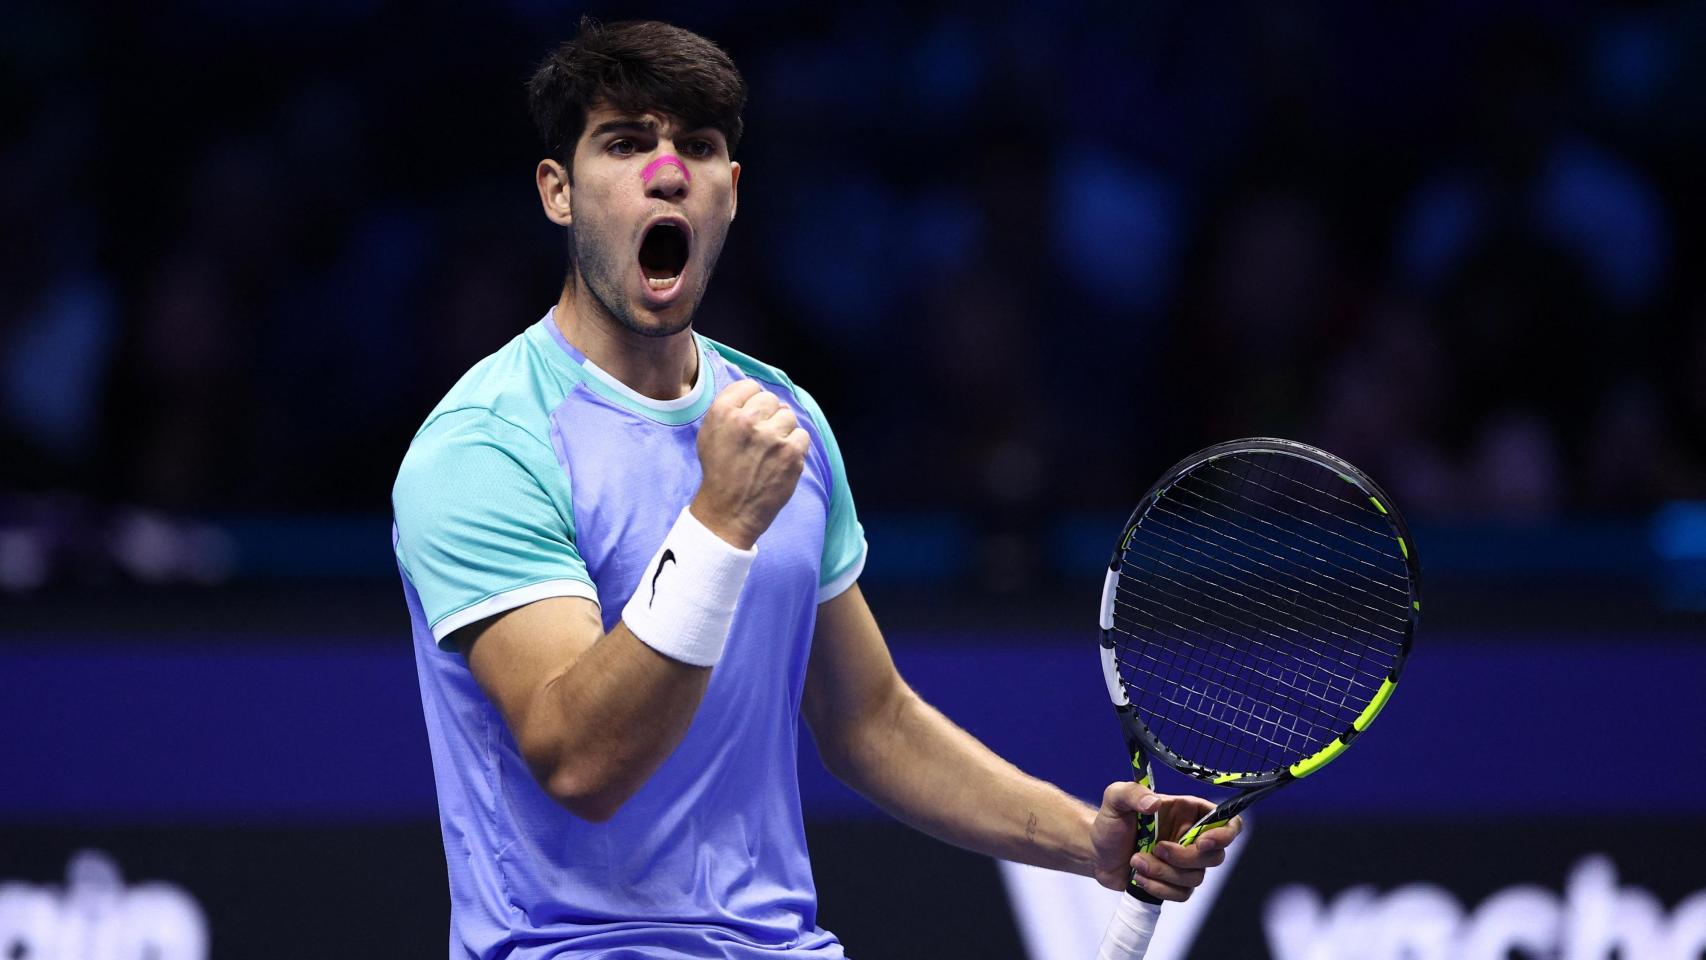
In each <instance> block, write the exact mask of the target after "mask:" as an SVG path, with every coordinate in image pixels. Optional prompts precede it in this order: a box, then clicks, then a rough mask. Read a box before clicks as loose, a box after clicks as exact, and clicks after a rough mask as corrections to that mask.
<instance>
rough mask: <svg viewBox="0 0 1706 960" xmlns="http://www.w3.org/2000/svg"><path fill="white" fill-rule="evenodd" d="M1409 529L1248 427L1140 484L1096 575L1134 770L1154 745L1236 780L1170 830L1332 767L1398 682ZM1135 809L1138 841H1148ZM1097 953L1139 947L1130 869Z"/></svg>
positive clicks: (1140, 774)
mask: <svg viewBox="0 0 1706 960" xmlns="http://www.w3.org/2000/svg"><path fill="white" fill-rule="evenodd" d="M1421 608H1422V602H1421V567H1420V566H1419V565H1418V563H1417V561H1416V549H1415V545H1414V544H1413V543H1412V542H1411V540H1410V531H1409V528H1408V527H1407V526H1405V524H1404V519H1403V518H1402V517H1401V516H1399V514H1398V509H1397V508H1396V507H1395V506H1393V504H1392V501H1391V499H1390V498H1388V497H1387V496H1386V494H1385V493H1384V492H1383V491H1382V490H1381V489H1380V488H1379V487H1378V486H1376V485H1375V483H1374V481H1373V480H1370V479H1369V478H1368V476H1367V475H1366V474H1364V473H1363V472H1362V471H1360V470H1358V469H1357V468H1356V467H1353V466H1351V465H1350V464H1348V463H1346V462H1345V461H1343V460H1341V459H1339V458H1338V457H1335V456H1333V455H1332V454H1330V453H1326V452H1325V451H1322V450H1317V449H1315V448H1314V447H1310V446H1306V445H1304V444H1301V443H1295V442H1292V441H1290V440H1275V439H1268V438H1256V439H1249V440H1234V441H1232V442H1230V443H1222V444H1217V445H1215V446H1212V447H1208V448H1206V449H1204V450H1200V451H1198V452H1197V453H1194V454H1191V455H1190V456H1188V457H1186V458H1185V459H1183V460H1181V461H1179V462H1178V463H1177V464H1175V465H1174V466H1173V468H1172V469H1170V470H1168V471H1167V472H1166V474H1164V475H1163V476H1162V477H1161V479H1160V480H1159V481H1157V482H1156V484H1155V486H1153V487H1151V488H1150V489H1149V492H1148V493H1146V494H1144V496H1143V499H1142V500H1141V501H1139V502H1138V505H1137V509H1135V510H1133V511H1132V514H1131V519H1130V520H1128V521H1126V525H1125V527H1124V529H1122V530H1121V531H1120V536H1119V540H1118V541H1117V542H1116V544H1115V546H1114V555H1113V559H1112V560H1111V561H1109V563H1108V571H1107V578H1106V580H1105V581H1104V582H1103V585H1102V603H1101V609H1100V611H1099V612H1100V625H1101V653H1102V673H1103V677H1104V679H1106V681H1107V685H1108V696H1110V697H1112V698H1113V701H1114V707H1115V708H1116V709H1117V711H1118V713H1119V718H1120V729H1121V732H1122V733H1123V734H1124V735H1125V742H1126V749H1127V750H1128V751H1129V752H1130V753H1131V763H1132V768H1133V770H1134V771H1135V776H1136V777H1137V779H1138V782H1140V783H1142V784H1144V785H1145V786H1150V787H1153V786H1154V774H1153V772H1152V771H1151V768H1150V759H1151V758H1154V759H1157V760H1160V761H1161V762H1162V763H1164V764H1166V765H1167V766H1169V767H1172V768H1173V769H1174V770H1177V771H1179V772H1180V773H1182V774H1185V775H1186V776H1188V777H1193V778H1195V779H1197V780H1201V781H1203V782H1204V783H1211V784H1214V785H1216V786H1223V787H1231V788H1234V789H1236V790H1238V791H1239V792H1238V795H1237V796H1234V797H1232V798H1231V799H1229V800H1227V801H1226V802H1224V803H1222V804H1220V805H1219V806H1218V807H1216V808H1215V809H1214V810H1213V811H1211V812H1210V813H1209V814H1208V815H1207V816H1205V817H1203V818H1202V819H1201V820H1199V821H1197V823H1196V824H1194V825H1193V826H1192V827H1191V828H1190V829H1189V830H1188V831H1186V833H1185V834H1184V836H1183V837H1181V838H1180V840H1179V842H1180V843H1182V844H1190V843H1192V842H1194V841H1195V840H1196V839H1197V837H1198V836H1199V835H1201V834H1202V832H1203V831H1204V830H1207V829H1210V828H1212V827H1217V826H1219V825H1221V824H1223V823H1226V822H1227V821H1229V820H1231V819H1232V817H1233V816H1235V815H1236V814H1237V813H1238V812H1239V811H1241V810H1243V809H1244V808H1245V807H1248V806H1249V805H1250V804H1252V803H1254V802H1256V801H1257V800H1259V799H1261V798H1262V797H1264V796H1266V795H1268V794H1270V793H1272V792H1273V791H1275V790H1278V789H1279V788H1280V787H1283V786H1285V785H1286V784H1288V783H1291V782H1292V781H1294V780H1299V779H1301V778H1303V777H1307V776H1309V775H1310V774H1313V773H1315V772H1316V771H1317V770H1320V769H1321V768H1322V767H1323V766H1325V765H1327V763H1329V762H1330V761H1332V760H1333V759H1334V758H1335V757H1337V756H1338V755H1339V754H1340V753H1343V752H1344V750H1345V748H1346V747H1348V746H1350V744H1351V743H1352V742H1353V741H1355V740H1356V739H1357V737H1358V736H1360V735H1361V734H1362V732H1363V731H1364V730H1367V729H1368V726H1369V724H1370V723H1372V722H1373V721H1374V718H1375V716H1376V715H1377V714H1379V713H1380V709H1381V708H1382V707H1384V706H1385V705H1386V701H1387V700H1388V699H1389V698H1391V696H1392V690H1393V688H1394V687H1395V685H1396V684H1397V682H1398V674H1399V673H1400V672H1401V671H1402V670H1403V667H1404V660H1405V658H1406V657H1407V656H1408V655H1409V652H1410V641H1411V638H1412V636H1413V634H1414V632H1415V627H1416V618H1417V616H1418V615H1419V613H1420V612H1421ZM1156 830H1157V824H1156V822H1155V817H1154V815H1150V816H1147V817H1145V816H1139V817H1138V821H1137V846H1138V849H1139V850H1141V851H1144V852H1148V851H1149V850H1151V849H1152V848H1153V847H1154V846H1155V843H1156V841H1157V836H1156ZM1126 892H1127V893H1128V894H1130V896H1128V897H1122V898H1121V902H1120V907H1119V909H1118V910H1117V911H1115V915H1114V918H1113V920H1112V921H1111V922H1110V923H1109V926H1108V932H1107V934H1106V935H1105V936H1104V937H1103V943H1102V950H1101V952H1100V953H1099V954H1098V957H1099V958H1101V960H1116V958H1119V960H1135V958H1140V957H1142V956H1143V954H1144V951H1145V950H1146V949H1147V948H1148V945H1149V937H1150V934H1151V933H1152V932H1153V931H1154V927H1155V921H1156V919H1157V917H1158V916H1159V915H1160V910H1161V905H1160V902H1159V901H1158V900H1156V899H1154V898H1153V897H1151V896H1150V895H1149V894H1148V893H1147V892H1146V891H1144V890H1143V888H1142V887H1140V886H1138V885H1137V882H1136V879H1135V877H1134V878H1133V880H1132V882H1131V883H1128V884H1127V886H1126Z"/></svg>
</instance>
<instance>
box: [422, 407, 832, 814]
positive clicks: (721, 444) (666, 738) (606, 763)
mask: <svg viewBox="0 0 1706 960" xmlns="http://www.w3.org/2000/svg"><path fill="white" fill-rule="evenodd" d="M810 442H811V441H810V438H809V437H808V436H807V435H806V433H805V431H804V430H801V429H800V428H799V423H798V421H797V420H796V419H795V417H794V414H793V412H792V411H790V410H789V409H788V408H787V407H786V406H783V405H782V404H781V403H780V402H779V401H778V400H777V399H776V398H775V397H774V396H773V395H771V394H768V393H764V392H763V391H761V390H760V389H759V387H758V386H757V385H756V384H755V383H753V382H752V381H749V380H746V381H739V382H736V383H734V384H732V385H730V386H729V387H727V388H726V389H724V390H723V392H722V393H720V394H718V395H717V398H716V400H714V401H713V402H712V404H711V407H710V409H709V410H707V411H706V414H705V423H704V425H703V426H702V427H701V429H700V431H699V439H698V451H699V462H700V464H701V466H702V468H703V480H702V481H701V484H700V487H699V491H698V493H697V494H696V495H695V496H694V498H693V503H692V504H691V505H690V507H689V509H690V510H691V512H692V514H693V517H694V518H695V519H697V520H698V521H699V523H700V524H702V525H703V526H704V527H705V529H706V530H709V531H710V533H709V534H705V536H707V537H710V538H712V541H713V542H714V540H715V538H721V539H722V540H723V541H725V542H726V543H727V545H728V546H731V547H735V548H738V549H741V550H745V549H748V548H750V547H752V545H753V544H754V542H755V541H757V539H758V537H759V536H760V535H761V534H763V533H764V531H765V530H766V529H768V528H769V526H770V523H771V521H772V520H773V519H775V516H776V513H777V511H779V510H780V509H781V508H782V505H783V504H784V503H786V502H787V501H788V498H789V497H790V496H792V495H793V492H794V487H795V485H796V484H797V482H798V481H799V477H800V472H801V470H802V469H803V467H804V464H805V451H806V449H807V447H808V446H809V444H810ZM736 589H738V582H737V583H736ZM728 602H729V604H730V606H731V607H732V604H733V598H732V596H731V597H730V599H729V601H728ZM648 615H650V614H648ZM634 617H635V622H636V623H637V624H640V625H639V626H636V627H634V628H633V629H630V628H629V625H628V623H627V622H626V621H624V622H620V623H618V624H616V626H615V627H614V628H613V629H611V631H610V632H609V633H605V632H604V629H603V623H602V621H601V620H600V618H599V610H598V607H597V606H596V605H595V604H593V603H592V602H591V601H588V600H584V599H580V598H571V597H561V598H556V599H550V600H540V601H537V602H535V603H531V604H528V605H526V606H523V607H518V608H516V609H514V610H511V611H508V612H506V613H503V614H499V615H497V616H495V617H492V618H489V619H487V620H484V621H481V622H479V623H475V624H470V625H469V626H467V627H464V628H463V629H462V630H460V631H457V633H456V634H454V635H453V636H454V637H455V638H456V641H457V644H458V645H459V647H460V648H461V650H462V652H463V654H464V655H465V656H466V657H467V659H468V669H469V671H470V672H471V673H473V675H474V679H475V680H476V681H477V682H478V683H479V684H480V689H481V690H483V691H484V692H485V694H486V696H487V697H488V698H489V699H490V700H491V701H492V703H493V705H494V706H496V707H497V709H498V712H499V713H501V714H502V715H503V718H504V721H505V723H507V724H508V725H509V729H510V732H511V734H513V735H514V737H515V741H516V744H517V745H518V746H519V747H520V749H521V753H522V756H523V757H525V758H526V760H527V764H528V767H529V768H530V769H531V770H532V772H533V776H534V778H535V779H537V780H538V781H539V783H540V785H541V786H543V787H544V788H545V790H546V792H547V793H549V794H550V795H551V796H552V797H553V798H555V799H556V800H557V801H558V802H559V803H561V804H563V806H565V807H567V808H568V809H569V810H570V811H571V812H573V813H574V814H576V815H577V816H580V817H583V818H585V819H588V820H595V821H603V820H608V819H610V818H611V817H612V816H615V814H616V811H617V809H618V808H620V807H621V805H622V804H623V803H625V802H626V801H627V800H628V798H629V797H632V796H633V795H634V793H635V792H636V791H637V790H639V789H640V787H641V786H643V785H644V784H645V782H646V781H647V780H648V779H649V778H650V777H651V775H652V774H653V773H655V772H657V769H658V767H659V766H661V765H662V764H663V761H664V759H665V758H667V757H668V756H669V755H670V753H672V752H673V751H674V750H675V748H676V747H677V746H678V745H679V744H680V743H681V738H682V737H684V736H686V734H687V728H688V727H689V726H690V725H691V724H692V722H693V714H694V713H695V712H696V711H697V710H698V708H699V703H700V701H701V700H702V699H703V698H704V696H705V689H706V687H707V686H708V685H709V684H710V680H711V670H712V669H714V667H706V666H694V665H692V664H690V663H686V662H683V661H682V660H681V659H676V658H674V657H671V656H667V655H665V654H664V653H660V652H659V649H664V650H674V651H675V652H677V653H679V654H680V655H681V656H684V657H685V656H687V654H686V653H682V652H681V650H680V648H674V647H671V646H670V645H669V643H668V641H669V640H670V639H671V636H670V635H669V633H668V630H669V627H670V625H671V624H670V622H668V621H667V619H666V620H658V619H657V618H656V617H655V616H653V619H652V620H649V621H647V620H644V618H642V617H640V616H639V614H637V613H636V614H635V615H634ZM724 623H725V626H726V620H725V621H724ZM634 630H639V631H640V634H639V636H636V635H635V633H634ZM648 631H652V632H648ZM658 631H662V633H659V632H658ZM681 635H682V634H675V636H681ZM642 637H643V638H644V640H642V639H641V638H642ZM647 640H649V641H651V644H650V645H648V643H647V642H646V641H647ZM720 647H721V634H720V633H719V634H717V639H716V646H715V648H713V649H720ZM714 657H715V654H714V653H712V654H711V655H709V657H707V659H705V660H701V661H696V662H703V663H709V662H711V661H712V660H713V659H714ZM688 659H693V658H692V657H688Z"/></svg>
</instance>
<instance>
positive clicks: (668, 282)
mask: <svg viewBox="0 0 1706 960" xmlns="http://www.w3.org/2000/svg"><path fill="white" fill-rule="evenodd" d="M680 279H681V276H680V274H677V275H676V276H673V277H647V278H646V283H647V284H648V285H649V286H650V287H651V288H652V289H653V290H668V289H669V288H670V287H673V286H675V281H677V280H680Z"/></svg>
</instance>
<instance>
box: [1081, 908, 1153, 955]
mask: <svg viewBox="0 0 1706 960" xmlns="http://www.w3.org/2000/svg"><path fill="white" fill-rule="evenodd" d="M1159 916H1161V904H1159V903H1149V902H1147V901H1144V900H1139V899H1138V898H1136V897H1132V896H1125V897H1121V898H1120V905H1119V906H1117V907H1115V908H1114V915H1113V916H1112V917H1111V918H1109V920H1108V929H1107V932H1106V933H1103V934H1102V949H1100V950H1098V951H1096V960H1143V955H1144V954H1145V953H1147V952H1149V938H1150V937H1151V936H1154V934H1155V920H1156V918H1157V917H1159Z"/></svg>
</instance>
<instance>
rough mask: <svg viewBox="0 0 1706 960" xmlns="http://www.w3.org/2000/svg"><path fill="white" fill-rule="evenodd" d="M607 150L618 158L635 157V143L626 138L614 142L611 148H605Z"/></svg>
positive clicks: (611, 142) (611, 143)
mask: <svg viewBox="0 0 1706 960" xmlns="http://www.w3.org/2000/svg"><path fill="white" fill-rule="evenodd" d="M605 149H606V150H608V151H610V152H611V153H613V154H615V155H616V156H618V157H631V156H633V155H634V141H632V140H629V139H627V138H626V137H624V138H622V139H620V140H612V141H610V146H608V147H605Z"/></svg>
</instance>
